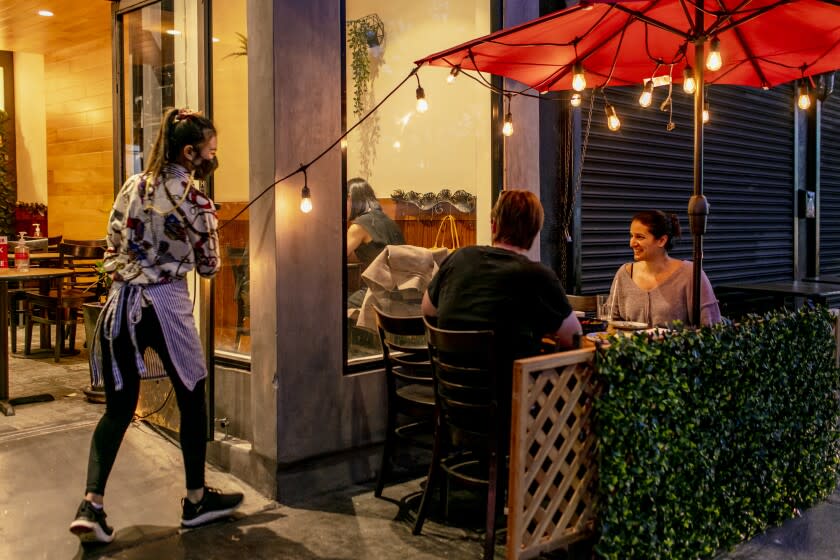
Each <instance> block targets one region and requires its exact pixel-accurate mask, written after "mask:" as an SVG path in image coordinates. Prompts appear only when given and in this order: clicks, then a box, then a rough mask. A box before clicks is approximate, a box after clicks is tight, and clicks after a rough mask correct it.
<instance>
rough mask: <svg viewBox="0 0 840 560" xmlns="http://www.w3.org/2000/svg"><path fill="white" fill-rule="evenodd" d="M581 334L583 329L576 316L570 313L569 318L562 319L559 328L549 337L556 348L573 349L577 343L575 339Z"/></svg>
mask: <svg viewBox="0 0 840 560" xmlns="http://www.w3.org/2000/svg"><path fill="white" fill-rule="evenodd" d="M581 334H583V329H582V328H581V327H580V321H578V318H577V315H575V312H574V311H572V312H571V313H569V316H568V317H566V318H565V319H563V322H562V323H561V324H560V328H559V329H557V330H556V331H555V332H554V333H553V334H552V335H551V336H552V338H554V340H555V341H556V342H557V345H558V346H562V347H564V348H574V347H575V345H576V343H577V341H576V340H575V339H576V337H579V336H580V335H581Z"/></svg>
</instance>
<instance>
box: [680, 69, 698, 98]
mask: <svg viewBox="0 0 840 560" xmlns="http://www.w3.org/2000/svg"><path fill="white" fill-rule="evenodd" d="M683 91H684V92H686V93H688V94H689V95H690V94H692V93H694V92H695V91H697V80H695V79H694V70H693V69H692V68H691V66H688V65H686V67H685V70H683Z"/></svg>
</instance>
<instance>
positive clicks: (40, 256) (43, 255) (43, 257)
mask: <svg viewBox="0 0 840 560" xmlns="http://www.w3.org/2000/svg"><path fill="white" fill-rule="evenodd" d="M60 258H61V253H57V252H52V251H50V252H39V253H31V252H30V253H29V262H30V264H36V263H40V262H42V261H55V264H58V260H59V259H60ZM14 262H15V253H14V251H12V252H11V253H9V267H10V268H14Z"/></svg>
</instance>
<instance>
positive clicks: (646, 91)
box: [639, 80, 653, 107]
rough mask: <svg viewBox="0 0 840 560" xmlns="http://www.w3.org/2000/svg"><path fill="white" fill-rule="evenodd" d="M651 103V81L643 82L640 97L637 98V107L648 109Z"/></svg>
mask: <svg viewBox="0 0 840 560" xmlns="http://www.w3.org/2000/svg"><path fill="white" fill-rule="evenodd" d="M652 102H653V80H648V81H647V82H645V85H644V87H643V88H642V95H640V96H639V105H641V106H642V107H650V104H651V103H652Z"/></svg>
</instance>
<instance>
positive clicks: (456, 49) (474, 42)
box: [415, 3, 586, 64]
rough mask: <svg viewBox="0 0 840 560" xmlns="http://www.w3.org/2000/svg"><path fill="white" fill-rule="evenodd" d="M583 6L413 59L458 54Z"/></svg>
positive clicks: (424, 62) (425, 59)
mask: <svg viewBox="0 0 840 560" xmlns="http://www.w3.org/2000/svg"><path fill="white" fill-rule="evenodd" d="M584 8H586V4H585V3H584V4H577V5H575V6H572V7H571V8H566V9H565V10H560V11H558V12H554V13H553V14H548V15H547V16H543V17H541V18H539V19H536V20H532V21H527V22H525V23H522V24H520V25H517V26H515V27H511V28H509V29H500V30H499V31H496V32H495V33H491V34H490V35H489V36H485V37H480V38H478V39H473V40H471V41H467V42H466V43H461V44H460V45H456V46H454V47H452V48H451V49H446V50H445V51H440V52H437V53H434V54H432V55H430V56H427V57H426V58H421V59H420V60H417V61H415V64H427V63H430V62H431V61H432V60H437V59H440V58H443V57H445V56H450V55H453V54H458V53H459V52H461V51H463V50H466V49H471V48H473V47H474V46H477V45H479V44H481V43H484V42H488V40H489V41H493V40H495V39H498V38H501V37H505V36H507V35H510V34H511V33H514V32H516V31H519V30H521V29H527V28H529V27H532V26H534V25H536V24H537V23H542V22H544V21H550V20H552V19H555V18H558V17H560V16H565V15H566V14H569V13H574V12H577V11H580V10H583V9H584ZM490 37H492V39H490Z"/></svg>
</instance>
